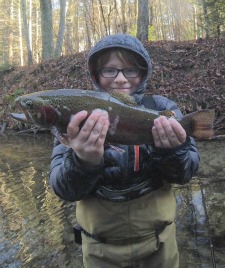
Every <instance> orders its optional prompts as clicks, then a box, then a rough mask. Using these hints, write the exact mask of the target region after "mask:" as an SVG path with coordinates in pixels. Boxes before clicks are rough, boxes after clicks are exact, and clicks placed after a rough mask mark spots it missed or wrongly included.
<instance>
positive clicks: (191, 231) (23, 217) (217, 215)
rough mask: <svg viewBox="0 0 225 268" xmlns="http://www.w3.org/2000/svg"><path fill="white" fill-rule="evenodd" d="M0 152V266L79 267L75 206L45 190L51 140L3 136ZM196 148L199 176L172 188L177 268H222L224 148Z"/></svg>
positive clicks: (205, 145) (209, 145)
mask: <svg viewBox="0 0 225 268" xmlns="http://www.w3.org/2000/svg"><path fill="white" fill-rule="evenodd" d="M0 148H1V154H0V267H2V268H6V267H7V268H8V267H10V268H17V267H27V268H28V267H29V268H32V267H35V268H36V267H50V268H51V267H52V268H54V267H60V268H64V267H65V268H70V267H71V268H72V267H76V268H79V267H82V261H81V248H80V247H79V246H77V245H76V244H75V243H74V240H73V239H74V238H73V233H72V226H73V224H74V223H75V203H66V202H63V201H61V200H59V198H57V197H56V196H55V195H54V193H53V192H52V190H51V189H50V188H49V185H48V172H49V164H50V155H51V149H52V137H51V136H50V135H47V134H39V135H37V136H33V135H27V136H25V135H24V136H13V135H11V136H10V135H9V136H8V137H6V138H4V137H1V139H0ZM199 148H200V152H201V159H202V163H201V169H200V172H199V177H198V178H196V179H194V180H193V181H192V183H191V184H188V185H186V186H179V187H175V194H176V199H177V207H178V212H177V235H178V244H179V248H180V253H181V266H180V267H181V268H182V267H185V268H188V267H191V268H193V267H213V266H212V259H213V258H215V260H216V264H217V267H221V268H222V267H223V268H224V267H225V257H224V256H225V227H224V224H223V223H224V222H225V209H224V207H225V194H224V193H225V191H224V189H225V184H224V179H225V165H224V156H223V154H224V153H223V152H225V150H224V149H225V144H224V143H223V142H216V143H212V142H211V143H199ZM203 199H204V200H203ZM203 201H205V202H206V208H205V207H204V202H203ZM207 219H208V220H209V221H208V220H207ZM209 227H210V228H209ZM209 231H210V232H209ZM210 237H211V238H212V241H211V242H212V243H213V246H214V247H213V254H212V248H211V247H210V243H209V242H210Z"/></svg>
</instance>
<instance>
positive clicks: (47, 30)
mask: <svg viewBox="0 0 225 268" xmlns="http://www.w3.org/2000/svg"><path fill="white" fill-rule="evenodd" d="M40 10H41V30H42V60H48V59H51V58H53V49H54V43H53V26H52V3H51V0H40Z"/></svg>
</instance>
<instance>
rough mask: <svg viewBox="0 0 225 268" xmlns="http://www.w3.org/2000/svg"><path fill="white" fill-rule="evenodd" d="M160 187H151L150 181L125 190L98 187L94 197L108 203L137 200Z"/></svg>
mask: <svg viewBox="0 0 225 268" xmlns="http://www.w3.org/2000/svg"><path fill="white" fill-rule="evenodd" d="M161 186H162V185H159V186H158V187H152V179H149V180H147V181H144V182H142V183H140V184H138V185H136V186H133V187H130V188H127V189H125V190H117V189H109V188H107V187H105V186H102V185H100V186H99V187H98V189H97V191H96V192H95V193H94V196H97V197H99V198H102V199H105V200H108V201H113V202H123V201H128V200H132V199H136V198H139V197H141V196H143V195H145V194H147V193H149V192H152V191H154V190H156V189H158V188H159V187H161Z"/></svg>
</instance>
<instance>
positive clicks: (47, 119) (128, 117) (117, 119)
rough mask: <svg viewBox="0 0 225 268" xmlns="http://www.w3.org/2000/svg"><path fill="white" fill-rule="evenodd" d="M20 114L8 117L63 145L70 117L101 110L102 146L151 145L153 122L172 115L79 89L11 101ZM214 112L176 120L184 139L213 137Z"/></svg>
mask: <svg viewBox="0 0 225 268" xmlns="http://www.w3.org/2000/svg"><path fill="white" fill-rule="evenodd" d="M15 102H16V105H19V107H20V108H21V110H22V111H23V114H18V113H12V114H11V117H12V118H14V119H16V120H19V121H24V122H25V123H28V124H34V125H36V126H38V127H42V128H46V129H50V130H54V131H53V132H54V133H55V135H56V136H57V137H58V138H59V139H61V141H62V142H63V143H64V142H65V143H66V140H68V139H66V130H67V125H68V123H69V121H70V119H71V116H72V115H74V114H76V113H77V112H79V111H83V110H86V111H87V112H88V114H91V112H92V111H93V110H95V109H102V110H105V111H107V112H108V115H109V123H110V124H109V130H108V133H107V136H106V142H108V143H111V144H125V145H140V144H154V140H153V136H152V127H153V125H154V120H155V119H156V118H158V117H159V116H162V115H165V116H167V117H168V118H169V117H174V112H173V111H168V110H166V111H155V110H151V109H147V108H145V107H142V106H139V105H137V104H136V102H135V100H134V98H133V97H132V96H129V95H127V94H124V93H118V92H116V93H115V92H112V93H110V94H109V93H107V92H97V91H93V90H82V89H56V90H45V91H39V92H34V93H31V94H27V95H23V96H19V97H17V98H16V100H15ZM214 120H215V112H214V110H211V109H205V110H200V111H195V112H192V113H190V114H187V115H185V116H184V117H183V118H182V119H181V120H178V121H179V123H180V124H181V125H182V127H183V128H184V129H185V131H186V134H187V135H188V136H192V137H194V138H196V139H200V140H205V139H211V138H212V137H213V134H214V131H213V123H214Z"/></svg>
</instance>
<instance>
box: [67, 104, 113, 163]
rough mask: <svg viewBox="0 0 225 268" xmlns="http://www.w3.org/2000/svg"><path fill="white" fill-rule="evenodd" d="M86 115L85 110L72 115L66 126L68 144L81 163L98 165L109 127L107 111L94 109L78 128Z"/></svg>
mask: <svg viewBox="0 0 225 268" xmlns="http://www.w3.org/2000/svg"><path fill="white" fill-rule="evenodd" d="M86 117H87V112H86V111H81V112H79V113H77V114H75V115H74V116H73V117H72V119H71V121H70V123H69V124H68V127H67V134H68V136H69V139H70V143H69V145H70V147H71V148H72V149H73V150H74V151H75V153H76V155H77V156H78V158H79V159H80V160H81V161H82V162H83V163H85V164H87V165H98V164H100V163H101V160H102V157H103V154H104V142H105V138H106V134H107V131H108V128H109V119H108V113H107V112H106V111H103V110H100V109H97V110H94V111H93V112H92V114H91V115H90V116H89V117H88V118H87V120H86V122H85V123H84V125H83V126H82V127H81V128H80V124H81V122H82V121H83V120H84V119H86Z"/></svg>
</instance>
